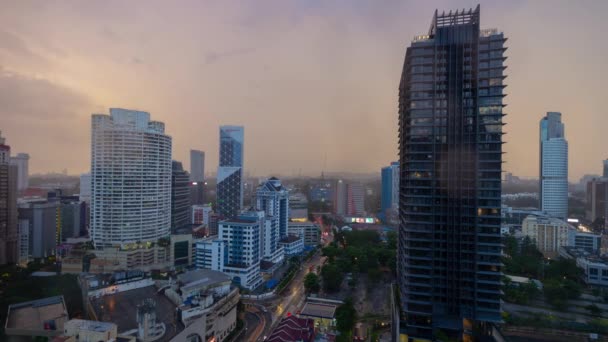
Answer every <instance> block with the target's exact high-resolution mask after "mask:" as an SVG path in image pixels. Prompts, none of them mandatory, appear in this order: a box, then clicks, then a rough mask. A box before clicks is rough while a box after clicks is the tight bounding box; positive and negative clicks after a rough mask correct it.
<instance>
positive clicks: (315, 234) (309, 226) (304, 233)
mask: <svg viewBox="0 0 608 342" xmlns="http://www.w3.org/2000/svg"><path fill="white" fill-rule="evenodd" d="M287 233H288V234H289V235H295V236H299V237H301V238H302V239H304V245H306V246H312V247H316V246H317V245H319V243H321V240H320V237H321V227H320V226H319V225H318V224H316V223H314V222H289V225H288V227H287Z"/></svg>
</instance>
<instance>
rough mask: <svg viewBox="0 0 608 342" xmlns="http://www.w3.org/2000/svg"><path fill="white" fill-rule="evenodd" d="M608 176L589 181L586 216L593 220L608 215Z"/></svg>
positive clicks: (604, 217) (603, 218)
mask: <svg viewBox="0 0 608 342" xmlns="http://www.w3.org/2000/svg"><path fill="white" fill-rule="evenodd" d="M607 214H608V178H606V177H599V178H593V179H591V180H590V181H589V182H587V201H586V203H585V218H586V219H587V220H589V221H591V222H593V221H595V220H597V219H602V220H605V219H606V217H608V215H607Z"/></svg>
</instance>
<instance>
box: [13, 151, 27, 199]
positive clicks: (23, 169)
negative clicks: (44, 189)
mask: <svg viewBox="0 0 608 342" xmlns="http://www.w3.org/2000/svg"><path fill="white" fill-rule="evenodd" d="M29 160H30V155H29V154H27V153H17V155H16V156H14V157H11V164H13V165H15V166H17V190H18V191H23V190H25V189H27V188H28V186H29V176H30V175H29Z"/></svg>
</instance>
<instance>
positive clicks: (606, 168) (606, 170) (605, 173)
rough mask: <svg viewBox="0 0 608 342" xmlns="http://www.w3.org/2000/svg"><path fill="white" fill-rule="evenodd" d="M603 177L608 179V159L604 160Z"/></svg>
mask: <svg viewBox="0 0 608 342" xmlns="http://www.w3.org/2000/svg"><path fill="white" fill-rule="evenodd" d="M602 177H607V178H608V159H604V170H603V172H602Z"/></svg>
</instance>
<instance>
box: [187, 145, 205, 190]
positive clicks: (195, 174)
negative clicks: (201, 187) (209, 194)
mask: <svg viewBox="0 0 608 342" xmlns="http://www.w3.org/2000/svg"><path fill="white" fill-rule="evenodd" d="M190 181H191V182H197V183H198V182H200V183H202V182H204V181H205V152H203V151H199V150H190Z"/></svg>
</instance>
